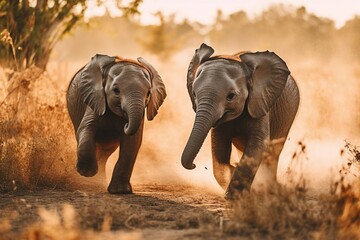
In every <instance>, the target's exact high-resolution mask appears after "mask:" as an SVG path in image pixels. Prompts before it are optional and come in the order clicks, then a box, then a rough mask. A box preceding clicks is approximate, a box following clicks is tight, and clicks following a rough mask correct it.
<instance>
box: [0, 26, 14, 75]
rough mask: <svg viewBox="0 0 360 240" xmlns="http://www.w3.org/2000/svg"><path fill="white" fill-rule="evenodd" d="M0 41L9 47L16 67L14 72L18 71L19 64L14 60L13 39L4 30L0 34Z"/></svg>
mask: <svg viewBox="0 0 360 240" xmlns="http://www.w3.org/2000/svg"><path fill="white" fill-rule="evenodd" d="M0 41H1V42H3V43H5V44H9V45H10V47H11V52H12V55H13V58H14V61H15V66H16V71H19V64H18V60H17V58H16V51H15V46H14V42H13V39H12V37H11V35H10V33H9V31H8V30H7V29H4V30H3V31H2V32H1V33H0Z"/></svg>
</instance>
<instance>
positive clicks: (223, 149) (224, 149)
mask: <svg viewBox="0 0 360 240" xmlns="http://www.w3.org/2000/svg"><path fill="white" fill-rule="evenodd" d="M211 150H212V159H213V171H214V176H215V179H216V181H217V182H218V183H219V185H220V186H221V187H222V188H223V189H226V187H227V186H228V184H229V182H230V179H231V175H232V172H233V170H234V167H233V166H231V165H230V155H231V137H230V136H228V135H227V134H226V133H225V130H224V129H223V126H221V125H220V126H219V127H217V128H215V129H212V131H211Z"/></svg>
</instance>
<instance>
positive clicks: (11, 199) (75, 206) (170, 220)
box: [0, 184, 227, 239]
mask: <svg viewBox="0 0 360 240" xmlns="http://www.w3.org/2000/svg"><path fill="white" fill-rule="evenodd" d="M133 187H134V192H135V193H134V194H130V195H110V194H108V193H107V192H105V191H49V190H47V191H45V190H43V191H38V192H14V193H6V194H1V195H0V199H1V200H0V209H1V211H0V223H1V222H3V223H4V221H7V222H9V223H10V224H9V226H11V228H10V227H9V229H8V231H4V229H3V234H0V239H13V238H28V239H30V238H31V237H29V236H30V235H34V230H33V231H32V232H31V231H29V229H31V228H33V229H35V232H36V233H35V235H34V236H38V235H39V234H42V232H44V231H46V230H44V229H46V227H47V225H56V224H54V223H51V221H55V222H56V220H54V219H56V216H58V218H59V219H60V220H59V223H58V225H61V226H62V227H61V228H62V229H63V230H64V229H71V230H73V229H74V228H75V229H77V231H78V232H79V231H80V232H82V233H84V232H86V231H91V232H93V234H94V235H93V236H96V239H104V238H106V239H108V237H109V236H108V234H109V233H111V234H113V235H114V234H117V235H116V236H117V237H116V239H119V238H120V239H122V238H124V239H222V227H223V224H224V222H226V219H227V210H226V205H227V203H226V201H225V199H224V198H223V196H221V195H216V194H214V193H211V192H206V190H204V189H200V188H199V189H197V188H196V187H193V186H185V185H156V184H153V185H135V186H133ZM70 206H72V207H70ZM66 209H68V212H69V209H70V212H73V210H75V211H74V212H75V217H73V216H67V215H69V214H67V213H66V211H67V210H66ZM47 215H49V216H50V217H47ZM70 215H71V214H70ZM72 221H75V223H71V222H72ZM69 222H70V223H69ZM3 225H4V224H3ZM67 225H71V227H66V226H67ZM0 226H1V225H0ZM57 227H59V226H57ZM3 228H4V227H3ZM47 232H49V230H47ZM60 232H61V231H60ZM62 232H63V231H62ZM0 233H1V227H0ZM129 234H130V235H129ZM121 236H122V237H121ZM94 238H95V237H94ZM50 239H51V238H50ZM59 239H61V238H59Z"/></svg>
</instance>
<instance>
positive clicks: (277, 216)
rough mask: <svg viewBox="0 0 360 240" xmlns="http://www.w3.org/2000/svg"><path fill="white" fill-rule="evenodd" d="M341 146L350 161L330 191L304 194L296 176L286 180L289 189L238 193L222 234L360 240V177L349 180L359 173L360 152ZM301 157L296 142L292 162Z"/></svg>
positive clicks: (301, 147)
mask: <svg viewBox="0 0 360 240" xmlns="http://www.w3.org/2000/svg"><path fill="white" fill-rule="evenodd" d="M346 148H347V150H348V151H349V153H351V156H352V158H349V160H348V164H347V166H346V167H344V168H343V169H342V170H341V171H340V175H339V179H338V180H337V181H335V182H334V183H332V184H331V188H330V192H329V193H326V194H316V193H314V192H311V191H309V188H308V187H307V186H306V182H305V180H304V178H303V177H302V176H301V175H300V176H297V177H298V179H297V180H294V179H290V181H289V182H291V183H293V186H287V187H286V186H281V185H275V186H272V187H271V188H268V189H267V190H266V191H259V192H256V191H252V192H251V193H248V192H247V193H243V194H242V195H241V196H240V198H239V200H237V201H234V202H232V203H231V208H230V212H231V213H230V216H231V218H230V219H231V220H230V221H229V223H228V224H227V225H225V227H224V232H225V234H226V235H228V236H242V237H249V238H251V239H344V240H345V239H360V201H359V200H360V191H359V190H360V179H355V180H354V179H353V180H352V181H349V179H348V177H349V176H350V175H352V174H354V172H355V173H357V174H359V167H360V161H359V159H358V158H357V157H358V156H359V154H358V150H357V147H356V146H352V145H351V144H349V143H346ZM305 155H306V146H305V145H304V143H302V142H299V144H298V149H297V151H296V152H295V153H294V155H293V159H292V162H296V161H299V160H303V159H304V158H306V156H305ZM269 156H271V153H270V154H267V155H266V157H269ZM290 166H291V165H290ZM288 173H291V169H289V170H288ZM293 176H294V175H293Z"/></svg>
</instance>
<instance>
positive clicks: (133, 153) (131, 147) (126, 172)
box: [107, 120, 144, 194]
mask: <svg viewBox="0 0 360 240" xmlns="http://www.w3.org/2000/svg"><path fill="white" fill-rule="evenodd" d="M143 126H144V120H143V121H142V123H141V125H140V127H139V129H138V130H137V132H136V133H135V134H134V135H132V136H127V135H125V134H123V135H122V136H121V138H120V154H119V159H118V161H117V162H116V164H115V167H114V171H113V174H112V177H111V181H110V184H109V186H108V189H107V190H108V192H109V193H112V194H128V193H132V187H131V184H130V177H131V174H132V171H133V168H134V164H135V160H136V157H137V154H138V152H139V149H140V146H141V141H142V134H143Z"/></svg>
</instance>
